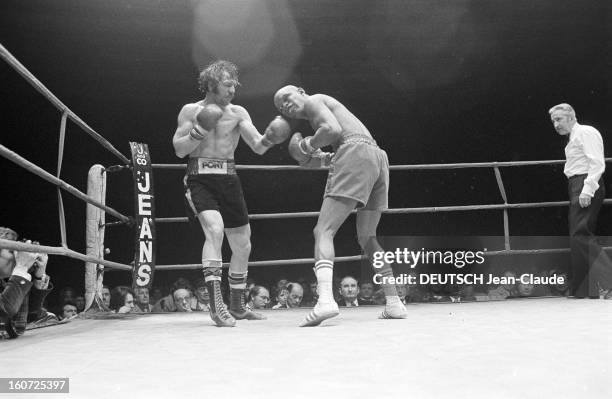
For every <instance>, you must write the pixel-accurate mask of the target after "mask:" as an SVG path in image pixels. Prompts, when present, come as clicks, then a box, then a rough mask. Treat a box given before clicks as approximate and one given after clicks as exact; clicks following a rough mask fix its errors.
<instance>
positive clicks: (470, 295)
mask: <svg viewBox="0 0 612 399" xmlns="http://www.w3.org/2000/svg"><path fill="white" fill-rule="evenodd" d="M475 288H476V287H475V286H474V284H463V285H462V286H461V288H460V290H459V297H460V298H461V302H469V301H475V300H476V296H475V294H474V292H475Z"/></svg>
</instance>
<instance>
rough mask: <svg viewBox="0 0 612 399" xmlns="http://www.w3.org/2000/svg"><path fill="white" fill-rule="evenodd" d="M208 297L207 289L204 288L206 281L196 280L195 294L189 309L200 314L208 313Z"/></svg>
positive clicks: (202, 279)
mask: <svg viewBox="0 0 612 399" xmlns="http://www.w3.org/2000/svg"><path fill="white" fill-rule="evenodd" d="M209 303H210V295H209V293H208V288H206V281H204V278H201V279H198V280H197V281H196V282H195V292H194V296H193V299H192V304H191V309H192V310H196V311H201V312H208V311H209V310H210V306H209Z"/></svg>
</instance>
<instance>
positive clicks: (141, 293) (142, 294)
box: [132, 287, 152, 313]
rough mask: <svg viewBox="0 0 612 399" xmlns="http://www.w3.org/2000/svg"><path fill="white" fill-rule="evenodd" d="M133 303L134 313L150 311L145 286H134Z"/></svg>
mask: <svg viewBox="0 0 612 399" xmlns="http://www.w3.org/2000/svg"><path fill="white" fill-rule="evenodd" d="M134 294H135V303H134V309H133V310H132V312H134V313H151V308H152V306H151V305H150V303H149V289H148V288H147V287H136V288H135V289H134Z"/></svg>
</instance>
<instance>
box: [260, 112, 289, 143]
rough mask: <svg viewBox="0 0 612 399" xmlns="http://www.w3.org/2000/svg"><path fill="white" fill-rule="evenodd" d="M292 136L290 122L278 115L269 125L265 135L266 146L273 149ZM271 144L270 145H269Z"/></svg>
mask: <svg viewBox="0 0 612 399" xmlns="http://www.w3.org/2000/svg"><path fill="white" fill-rule="evenodd" d="M290 134H291V125H290V124H289V121H288V120H287V119H285V118H283V117H282V116H280V115H278V116H277V117H276V118H274V119H273V120H272V122H270V123H269V124H268V127H267V128H266V131H265V133H264V139H263V140H264V145H266V146H267V147H271V146H273V145H274V144H280V143H282V142H283V141H285V140H287V139H288V138H289V135H290ZM268 144H269V145H268Z"/></svg>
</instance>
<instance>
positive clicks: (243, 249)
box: [232, 239, 251, 258]
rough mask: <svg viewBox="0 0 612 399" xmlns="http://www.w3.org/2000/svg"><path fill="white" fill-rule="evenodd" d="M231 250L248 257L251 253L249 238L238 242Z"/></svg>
mask: <svg viewBox="0 0 612 399" xmlns="http://www.w3.org/2000/svg"><path fill="white" fill-rule="evenodd" d="M232 252H233V253H234V254H236V255H239V256H241V257H245V258H248V257H249V255H250V254H251V240H249V239H246V240H245V241H241V242H238V243H237V244H236V246H235V247H234V248H232Z"/></svg>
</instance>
